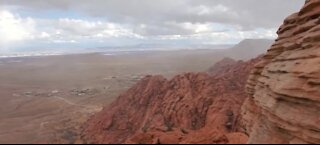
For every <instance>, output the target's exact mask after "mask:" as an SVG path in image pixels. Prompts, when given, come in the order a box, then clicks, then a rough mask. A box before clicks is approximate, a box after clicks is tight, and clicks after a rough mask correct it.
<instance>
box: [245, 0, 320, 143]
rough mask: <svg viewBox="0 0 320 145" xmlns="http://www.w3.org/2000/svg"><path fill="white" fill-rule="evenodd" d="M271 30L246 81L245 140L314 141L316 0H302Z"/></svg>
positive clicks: (317, 132)
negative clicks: (271, 35)
mask: <svg viewBox="0 0 320 145" xmlns="http://www.w3.org/2000/svg"><path fill="white" fill-rule="evenodd" d="M277 33H278V35H279V37H278V39H277V40H276V42H275V43H274V44H273V45H272V47H271V48H270V49H269V50H268V53H267V54H266V55H265V56H264V57H263V59H262V61H261V62H259V63H258V64H257V65H256V68H255V69H254V70H253V72H252V74H251V76H250V78H249V81H248V85H247V92H248V94H249V95H250V96H251V97H249V98H248V99H247V100H246V102H245V104H244V106H243V108H242V110H243V111H242V114H243V119H244V121H243V122H244V124H245V126H246V127H245V128H246V131H247V132H248V134H250V138H249V143H320V0H307V1H306V4H305V6H304V7H303V8H302V9H301V11H300V12H298V13H295V14H292V15H291V16H289V17H288V18H287V19H286V20H285V21H284V24H283V25H282V26H281V27H280V29H279V30H278V32H277Z"/></svg>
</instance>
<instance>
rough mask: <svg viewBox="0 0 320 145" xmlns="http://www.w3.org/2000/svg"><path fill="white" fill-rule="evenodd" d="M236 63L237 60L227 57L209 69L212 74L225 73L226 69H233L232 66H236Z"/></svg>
mask: <svg viewBox="0 0 320 145" xmlns="http://www.w3.org/2000/svg"><path fill="white" fill-rule="evenodd" d="M236 63H237V61H236V60H234V59H231V58H228V57H226V58H224V59H222V60H221V61H219V62H217V63H216V64H214V65H213V66H212V67H210V68H209V69H208V72H209V73H210V74H211V75H219V74H223V72H224V71H226V70H227V69H231V68H232V66H234V65H235V64H236Z"/></svg>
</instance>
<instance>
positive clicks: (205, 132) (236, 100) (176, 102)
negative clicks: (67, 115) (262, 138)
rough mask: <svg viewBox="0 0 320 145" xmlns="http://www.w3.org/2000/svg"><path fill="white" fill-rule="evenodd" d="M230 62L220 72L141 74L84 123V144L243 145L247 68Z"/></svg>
mask: <svg viewBox="0 0 320 145" xmlns="http://www.w3.org/2000/svg"><path fill="white" fill-rule="evenodd" d="M256 61H257V60H252V61H249V62H235V63H234V65H229V66H228V68H223V69H220V70H219V72H220V73H221V74H215V75H213V76H210V75H208V74H207V73H197V74H193V73H186V74H183V75H178V76H176V77H174V78H173V79H172V80H167V79H165V78H164V77H162V76H147V77H145V78H144V79H142V80H141V81H140V82H139V83H137V84H136V85H135V86H133V87H132V88H131V89H129V90H128V91H127V92H125V93H124V94H122V95H120V96H119V97H118V99H117V100H116V101H115V102H113V103H112V104H111V105H110V106H108V107H106V108H105V109H104V110H103V111H102V112H100V113H98V114H96V115H95V116H93V117H92V119H90V120H89V121H88V123H87V124H86V126H85V129H84V135H83V139H84V140H86V141H87V142H88V143H162V144H163V143H245V142H246V140H247V136H246V135H245V134H243V133H240V132H241V126H240V107H241V105H242V104H243V101H244V99H245V98H246V93H245V92H244V86H245V83H246V80H247V78H248V75H249V72H250V70H251V69H252V67H253V64H254V63H255V62H256Z"/></svg>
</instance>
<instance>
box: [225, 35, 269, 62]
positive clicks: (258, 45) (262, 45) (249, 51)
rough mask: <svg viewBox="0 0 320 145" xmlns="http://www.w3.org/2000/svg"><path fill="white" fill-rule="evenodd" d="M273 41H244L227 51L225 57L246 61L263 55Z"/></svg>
mask: <svg viewBox="0 0 320 145" xmlns="http://www.w3.org/2000/svg"><path fill="white" fill-rule="evenodd" d="M273 42H274V40H270V39H245V40H243V41H241V42H240V43H238V44H237V45H235V46H233V47H231V48H230V49H228V50H227V53H226V55H227V56H228V57H231V58H234V59H242V60H248V59H251V58H255V57H257V56H258V55H261V54H264V53H266V52H267V50H268V49H269V48H270V47H271V45H272V43H273Z"/></svg>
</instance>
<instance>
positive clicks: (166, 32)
mask: <svg viewBox="0 0 320 145" xmlns="http://www.w3.org/2000/svg"><path fill="white" fill-rule="evenodd" d="M303 3H304V0H0V46H1V47H0V49H11V48H23V49H30V48H54V47H57V48H58V47H60V48H69V47H70V48H71V47H85V48H94V47H102V46H125V45H135V44H144V43H148V44H150V43H155V44H171V45H175V44H185V45H188V44H233V43H237V42H239V41H240V40H242V39H246V38H268V39H273V38H275V37H276V34H275V32H276V30H277V28H278V27H279V26H280V25H281V24H282V22H283V19H284V18H285V17H287V16H288V15H290V14H291V13H293V12H296V11H298V10H299V9H300V8H301V7H302V5H303Z"/></svg>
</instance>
